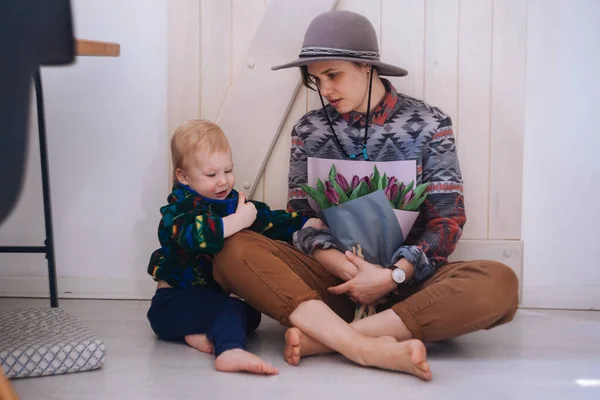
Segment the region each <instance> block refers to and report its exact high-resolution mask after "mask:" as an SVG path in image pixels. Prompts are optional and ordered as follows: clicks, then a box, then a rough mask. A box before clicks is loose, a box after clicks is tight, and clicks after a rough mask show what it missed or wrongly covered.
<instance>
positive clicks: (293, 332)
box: [283, 328, 396, 365]
mask: <svg viewBox="0 0 600 400" xmlns="http://www.w3.org/2000/svg"><path fill="white" fill-rule="evenodd" d="M376 340H380V341H383V342H387V343H390V342H392V343H396V339H394V338H393V337H392V336H384V337H381V338H378V339H376ZM333 352H334V350H332V349H330V348H329V347H327V346H325V345H324V344H323V343H321V342H318V341H316V340H314V339H313V338H311V337H310V336H308V335H306V334H305V333H304V332H302V331H301V330H300V329H298V328H289V329H288V330H287V331H286V332H285V347H284V349H283V358H284V359H285V361H286V362H287V363H288V364H290V365H298V364H299V363H300V358H302V357H306V356H312V355H315V354H325V353H333Z"/></svg>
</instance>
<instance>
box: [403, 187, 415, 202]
mask: <svg viewBox="0 0 600 400" xmlns="http://www.w3.org/2000/svg"><path fill="white" fill-rule="evenodd" d="M413 194H414V192H413V191H412V190H409V191H408V193H406V196H404V200H403V201H402V205H403V206H406V205H407V204H408V203H410V201H411V200H412V197H413Z"/></svg>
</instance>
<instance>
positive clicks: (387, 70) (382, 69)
mask: <svg viewBox="0 0 600 400" xmlns="http://www.w3.org/2000/svg"><path fill="white" fill-rule="evenodd" d="M326 60H340V61H350V62H357V63H364V64H371V65H373V66H375V67H377V72H378V73H379V75H385V76H406V75H408V71H407V70H405V69H404V68H400V67H395V66H393V65H390V64H386V63H383V62H381V61H376V60H368V59H364V58H355V57H339V56H331V57H327V56H321V57H303V58H299V59H297V60H295V61H292V62H289V63H287V64H282V65H276V66H274V67H271V69H272V70H273V71H277V70H278V69H286V68H293V67H301V66H303V65H308V64H311V63H314V62H316V61H326Z"/></svg>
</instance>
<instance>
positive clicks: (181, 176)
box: [175, 168, 190, 185]
mask: <svg viewBox="0 0 600 400" xmlns="http://www.w3.org/2000/svg"><path fill="white" fill-rule="evenodd" d="M175 177H176V178H177V181H179V183H181V184H182V185H187V184H189V182H190V181H189V180H188V177H187V175H186V173H185V172H184V171H183V170H182V169H181V168H177V169H176V170H175Z"/></svg>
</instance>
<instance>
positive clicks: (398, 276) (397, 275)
mask: <svg viewBox="0 0 600 400" xmlns="http://www.w3.org/2000/svg"><path fill="white" fill-rule="evenodd" d="M392 278H394V282H396V283H402V282H404V280H405V279H406V273H405V272H404V270H403V269H402V268H396V269H395V270H393V271H392Z"/></svg>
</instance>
